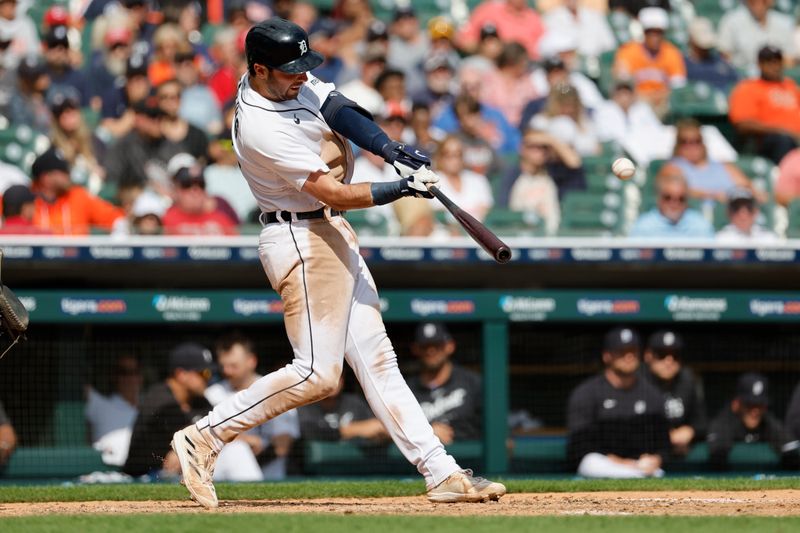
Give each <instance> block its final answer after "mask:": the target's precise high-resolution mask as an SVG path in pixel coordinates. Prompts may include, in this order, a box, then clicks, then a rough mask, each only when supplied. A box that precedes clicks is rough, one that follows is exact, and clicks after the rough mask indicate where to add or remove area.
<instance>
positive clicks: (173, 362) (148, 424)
mask: <svg viewBox="0 0 800 533" xmlns="http://www.w3.org/2000/svg"><path fill="white" fill-rule="evenodd" d="M211 362H212V356H211V351H210V350H208V349H206V348H204V347H203V346H200V345H199V344H195V343H191V342H187V343H184V344H180V345H178V346H177V347H175V348H174V349H173V350H172V352H170V354H169V376H168V377H167V379H166V380H165V381H164V382H163V383H158V384H156V385H153V386H152V387H150V389H148V391H147V393H146V394H145V395H144V397H143V398H142V400H141V401H140V403H139V416H138V417H137V418H136V422H135V423H134V425H133V433H132V435H131V447H130V451H129V452H128V460H127V461H126V462H125V466H124V468H123V471H124V472H125V473H126V474H129V475H131V476H142V475H146V474H150V475H154V476H157V477H176V476H178V475H179V474H180V464H179V463H178V458H177V456H176V455H175V452H173V451H172V450H171V449H170V447H169V443H170V441H171V440H172V435H173V434H174V433H175V432H176V431H178V430H179V429H181V428H183V427H185V426H188V425H189V424H191V423H193V422H195V421H196V420H199V419H200V418H202V417H203V416H205V415H206V414H208V411H209V410H210V409H211V404H209V403H208V400H206V399H205V396H203V393H204V392H205V390H206V386H207V384H208V380H209V379H210V378H211Z"/></svg>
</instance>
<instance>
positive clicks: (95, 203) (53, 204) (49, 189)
mask: <svg viewBox="0 0 800 533" xmlns="http://www.w3.org/2000/svg"><path fill="white" fill-rule="evenodd" d="M31 173H32V178H33V186H32V190H33V192H34V193H36V195H37V197H36V200H35V211H34V214H33V223H34V225H35V226H36V227H38V228H40V229H43V230H46V231H50V232H52V233H54V234H56V235H87V234H88V233H89V230H90V229H91V228H93V227H95V228H100V229H103V230H106V231H110V230H111V228H112V226H113V225H114V222H115V221H116V220H117V219H119V218H122V217H124V216H125V214H124V213H123V211H122V210H121V209H120V208H118V207H116V206H114V205H113V204H110V203H109V202H106V201H105V200H103V199H101V198H98V197H97V196H94V195H93V194H91V193H90V192H89V191H87V190H86V189H84V188H83V187H81V186H79V185H75V184H74V183H72V181H70V177H69V163H67V160H66V159H65V158H64V154H63V153H61V150H58V149H57V148H52V147H51V148H50V149H49V150H47V151H46V152H44V153H43V154H42V155H40V156H39V157H37V158H36V160H35V161H34V162H33V166H32V167H31Z"/></svg>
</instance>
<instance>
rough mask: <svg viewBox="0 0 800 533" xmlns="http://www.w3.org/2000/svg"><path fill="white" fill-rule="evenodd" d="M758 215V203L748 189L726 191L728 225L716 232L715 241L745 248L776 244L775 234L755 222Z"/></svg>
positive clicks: (738, 188) (739, 188)
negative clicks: (745, 246) (740, 245)
mask: <svg viewBox="0 0 800 533" xmlns="http://www.w3.org/2000/svg"><path fill="white" fill-rule="evenodd" d="M758 215H759V209H758V203H757V202H756V199H755V196H753V192H752V191H751V190H750V189H747V188H744V187H736V188H734V189H731V190H730V191H728V220H729V224H728V225H726V226H725V227H724V228H722V229H721V230H719V231H718V232H717V241H718V242H720V243H724V244H742V245H747V246H755V245H759V244H770V243H775V242H777V241H778V236H777V235H775V233H773V232H772V231H770V230H768V229H767V228H765V227H764V226H762V225H761V224H758V223H757V222H756V221H757V220H758Z"/></svg>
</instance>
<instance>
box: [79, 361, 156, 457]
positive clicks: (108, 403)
mask: <svg viewBox="0 0 800 533" xmlns="http://www.w3.org/2000/svg"><path fill="white" fill-rule="evenodd" d="M142 384H143V378H142V369H141V365H140V363H139V360H138V359H137V358H136V357H135V356H133V355H130V354H125V355H121V356H119V357H118V358H117V360H116V362H115V363H114V369H113V371H112V374H111V387H112V389H111V393H110V394H108V395H105V394H101V393H100V392H98V390H97V389H95V388H94V387H92V386H91V385H87V387H86V407H85V409H84V416H85V417H86V422H87V423H88V424H89V432H90V438H91V439H92V446H93V447H94V448H95V449H96V450H98V451H99V452H100V453H102V454H103V462H104V463H105V464H107V465H113V466H122V465H124V464H125V460H126V459H127V458H128V448H129V447H130V444H131V432H132V431H133V423H134V422H135V421H136V415H137V414H138V413H139V409H138V406H139V393H140V392H141V390H142Z"/></svg>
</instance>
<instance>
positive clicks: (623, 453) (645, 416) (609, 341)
mask: <svg viewBox="0 0 800 533" xmlns="http://www.w3.org/2000/svg"><path fill="white" fill-rule="evenodd" d="M640 358H641V344H640V342H639V335H638V334H637V333H636V332H635V331H634V330H632V329H631V328H627V327H619V328H615V329H613V330H611V331H609V332H608V333H607V334H606V337H605V343H604V348H603V365H604V367H605V368H604V370H603V372H602V373H601V374H600V375H597V376H594V377H591V378H589V379H587V380H586V381H584V382H583V383H581V384H580V385H578V387H577V388H576V389H575V390H573V391H572V394H571V395H570V398H569V403H568V407H567V429H568V431H569V435H568V442H567V454H568V457H569V460H570V461H571V462H572V463H573V464H574V465H576V467H577V471H578V474H580V475H582V476H585V477H605V478H642V477H650V476H654V477H660V476H663V475H664V471H663V470H662V469H661V465H662V461H663V457H664V456H665V454H666V453H668V452H669V433H668V426H667V421H666V418H665V416H664V400H663V398H662V395H661V393H660V392H659V391H658V390H657V389H656V388H655V387H653V386H652V385H651V384H649V383H648V382H647V381H645V380H643V379H641V378H640V373H639V365H640Z"/></svg>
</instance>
